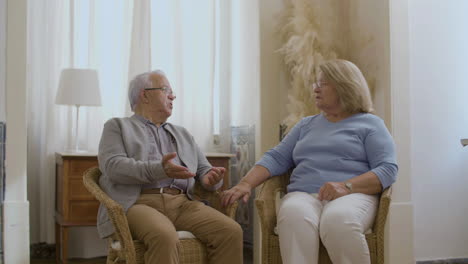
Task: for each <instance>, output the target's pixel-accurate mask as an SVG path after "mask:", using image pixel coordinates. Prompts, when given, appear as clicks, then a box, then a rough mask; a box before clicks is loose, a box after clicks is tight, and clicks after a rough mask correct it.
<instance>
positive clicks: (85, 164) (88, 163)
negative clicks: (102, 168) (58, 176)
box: [68, 158, 98, 180]
mask: <svg viewBox="0 0 468 264" xmlns="http://www.w3.org/2000/svg"><path fill="white" fill-rule="evenodd" d="M69 166H70V167H69V171H68V176H69V177H73V178H79V179H81V180H83V173H84V172H85V171H86V170H87V169H89V168H92V167H96V166H98V162H97V160H96V158H93V159H76V160H73V161H70V165H69Z"/></svg>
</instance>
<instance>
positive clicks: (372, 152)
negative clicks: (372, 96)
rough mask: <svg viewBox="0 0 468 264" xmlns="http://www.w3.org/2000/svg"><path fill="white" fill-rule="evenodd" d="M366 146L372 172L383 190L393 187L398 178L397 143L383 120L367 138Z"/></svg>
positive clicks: (379, 121)
mask: <svg viewBox="0 0 468 264" xmlns="http://www.w3.org/2000/svg"><path fill="white" fill-rule="evenodd" d="M364 145H365V148H366V153H367V159H368V161H369V165H370V168H371V171H372V172H373V173H375V174H376V175H377V177H378V178H379V180H380V183H381V184H382V188H384V189H385V188H387V187H389V186H390V185H392V184H393V183H394V182H395V180H396V176H397V172H398V165H397V163H396V154H395V143H394V142H393V138H392V136H391V135H390V133H389V132H388V130H387V128H386V127H385V124H384V123H383V121H382V120H378V122H377V124H376V126H375V128H374V129H371V131H370V132H369V134H368V135H367V136H366V138H365V141H364Z"/></svg>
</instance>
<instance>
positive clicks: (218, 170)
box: [202, 167, 226, 186]
mask: <svg viewBox="0 0 468 264" xmlns="http://www.w3.org/2000/svg"><path fill="white" fill-rule="evenodd" d="M224 172H226V169H225V168H223V167H213V168H211V170H210V171H208V172H207V173H206V174H205V176H204V177H203V178H202V182H203V185H205V186H214V185H216V184H217V183H218V182H220V181H221V180H222V179H223V177H224Z"/></svg>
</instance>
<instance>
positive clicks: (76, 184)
mask: <svg viewBox="0 0 468 264" xmlns="http://www.w3.org/2000/svg"><path fill="white" fill-rule="evenodd" d="M68 184H69V186H68V189H69V190H70V198H69V199H70V200H90V201H95V200H96V199H95V198H94V196H93V195H92V194H91V193H90V192H88V190H86V188H85V187H84V184H83V179H82V178H76V179H75V178H73V179H70V181H69V183H68Z"/></svg>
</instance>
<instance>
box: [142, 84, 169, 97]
mask: <svg viewBox="0 0 468 264" xmlns="http://www.w3.org/2000/svg"><path fill="white" fill-rule="evenodd" d="M145 90H146V91H151V90H161V91H163V92H164V93H165V94H166V95H172V96H175V94H174V92H173V91H172V89H171V88H169V87H166V86H164V87H159V88H145Z"/></svg>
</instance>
